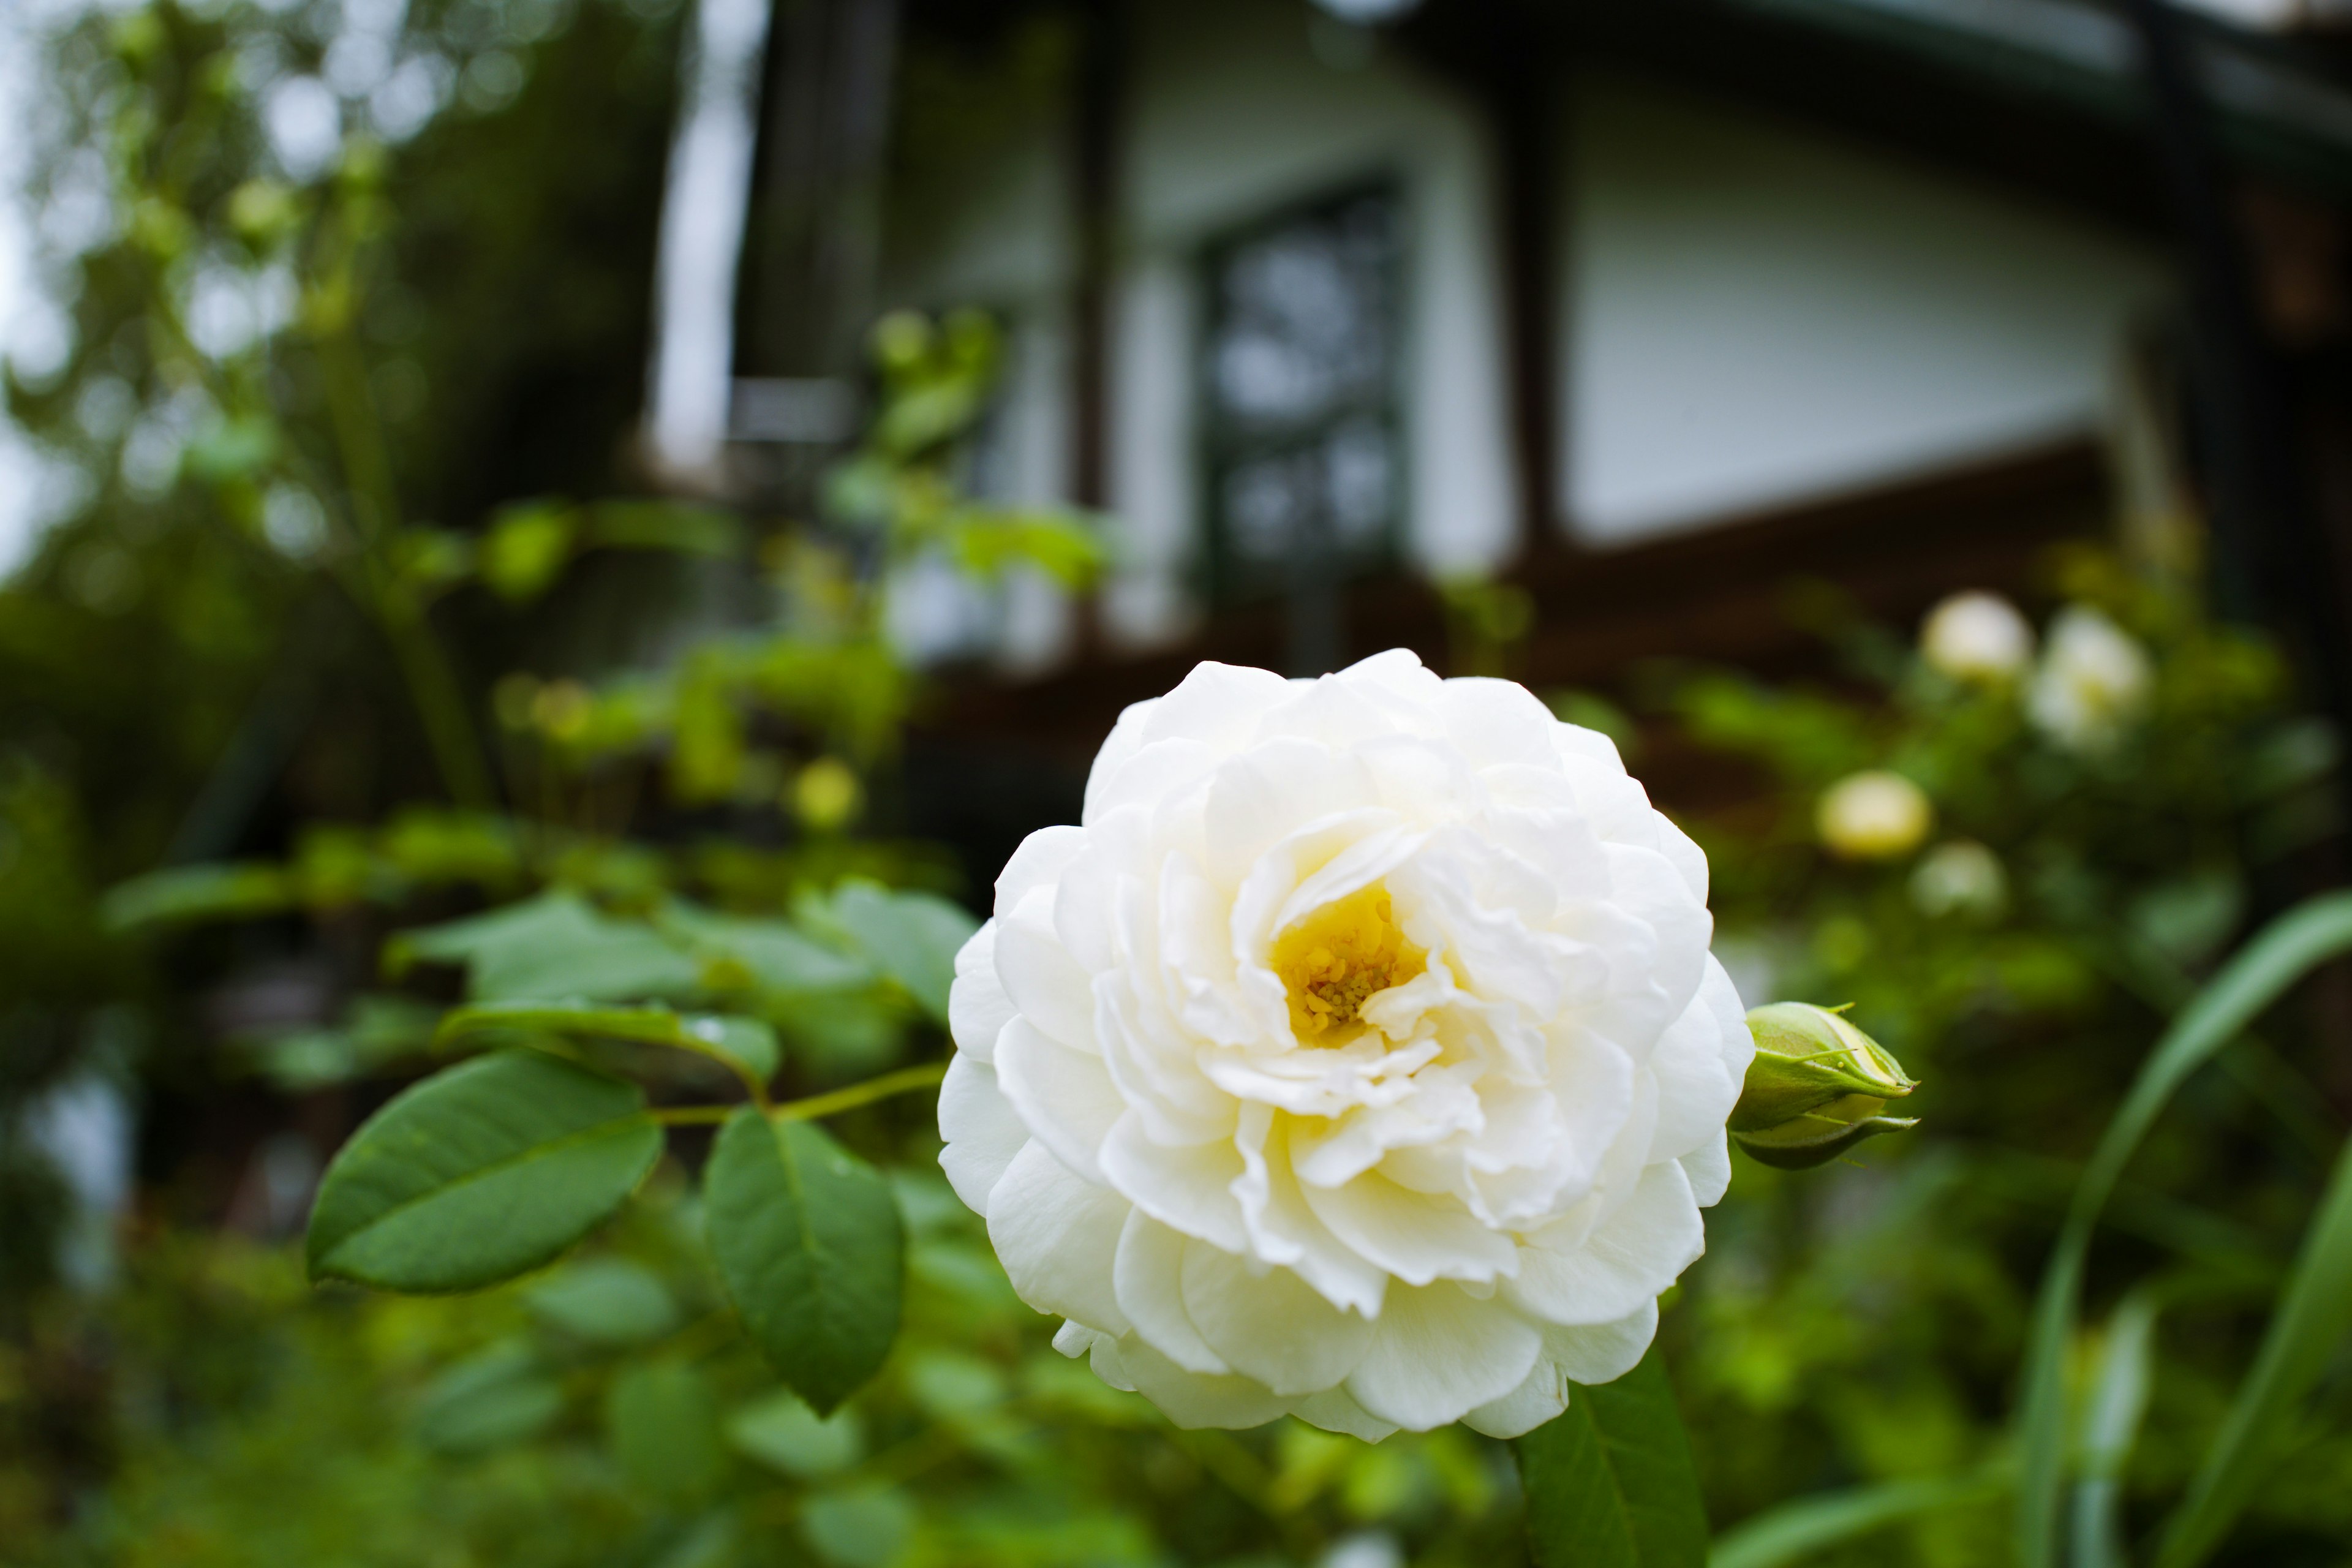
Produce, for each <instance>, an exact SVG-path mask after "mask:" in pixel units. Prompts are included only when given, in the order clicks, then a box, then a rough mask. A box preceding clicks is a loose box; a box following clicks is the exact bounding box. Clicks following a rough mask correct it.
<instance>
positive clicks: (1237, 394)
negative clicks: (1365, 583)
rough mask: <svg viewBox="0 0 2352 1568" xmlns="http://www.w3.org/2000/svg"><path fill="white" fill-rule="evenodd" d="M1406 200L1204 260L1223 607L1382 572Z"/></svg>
mask: <svg viewBox="0 0 2352 1568" xmlns="http://www.w3.org/2000/svg"><path fill="white" fill-rule="evenodd" d="M1397 235H1398V211H1397V197H1396V193H1395V191H1394V190H1393V188H1391V187H1389V186H1386V185H1382V186H1378V187H1375V188H1371V189H1367V190H1358V191H1355V192H1352V193H1350V194H1348V195H1342V196H1338V197H1334V198H1330V199H1328V200H1325V201H1321V202H1317V203H1315V204H1313V205H1308V206H1305V207H1299V208H1294V209H1292V210H1290V211H1288V212H1286V213H1284V214H1282V215H1281V216H1277V217H1275V218H1272V219H1270V220H1267V221H1265V222H1264V223H1260V224H1257V225H1255V226H1252V227H1250V228H1249V229H1247V230H1245V231H1244V232H1242V233H1239V234H1236V235H1234V236H1233V237H1230V238H1228V239H1226V240H1225V241H1223V243H1221V244H1219V245H1217V246H1215V247H1213V248H1212V249H1211V251H1210V252H1209V255H1208V258H1207V267H1208V291H1209V334H1208V342H1207V344H1206V350H1205V353H1204V356H1203V364H1202V382H1203V401H1204V403H1205V410H1204V413H1205V417H1204V418H1203V420H1202V426H1203V430H1204V435H1205V441H1206V455H1207V465H1208V472H1207V480H1208V483H1207V486H1206V490H1205V495H1206V499H1207V510H1208V513H1209V570H1210V576H1211V583H1212V587H1213V590H1214V593H1215V595H1216V596H1217V597H1218V598H1219V599H1221V600H1224V601H1227V602H1230V601H1232V600H1234V599H1239V598H1249V597H1255V596H1257V595H1263V594H1267V593H1275V592H1281V591H1285V590H1286V589H1297V588H1299V587H1301V586H1303V585H1305V584H1308V583H1310V582H1316V581H1320V582H1325V583H1328V582H1329V581H1332V580H1335V579H1338V578H1341V577H1346V576H1350V575H1355V574H1360V573H1362V572H1365V571H1368V570H1371V569H1375V568H1378V567H1380V566H1382V565H1385V564H1386V563H1388V561H1389V560H1390V558H1391V554H1392V552H1393V547H1394V541H1395V535H1396V532H1397V525H1398V518H1399V513H1400V511H1401V510H1402V509H1401V505H1400V502H1401V499H1402V494H1403V485H1402V479H1403V476H1402V472H1401V471H1400V465H1399V443H1398V439H1397V420H1396V406H1395V405H1396V362H1397V314H1398V312H1397V250H1398V244H1397Z"/></svg>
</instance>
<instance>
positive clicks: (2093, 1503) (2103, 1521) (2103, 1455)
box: [2071, 1289, 2159, 1568]
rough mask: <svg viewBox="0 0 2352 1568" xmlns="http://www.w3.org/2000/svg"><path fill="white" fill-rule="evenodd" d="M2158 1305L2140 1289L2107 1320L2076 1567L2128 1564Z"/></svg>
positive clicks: (2088, 1427)
mask: <svg viewBox="0 0 2352 1568" xmlns="http://www.w3.org/2000/svg"><path fill="white" fill-rule="evenodd" d="M2158 1305H2159V1303H2158V1299H2157V1295H2156V1292H2154V1291H2153V1290H2149V1289H2137V1290H2134V1291H2133V1292H2132V1293H2131V1294H2130V1295H2128V1296H2126V1297H2125V1298H2124V1300H2123V1304H2122V1305H2121V1306H2119V1307H2117V1308H2116V1315H2115V1316H2114V1317H2113V1318H2111V1319H2110V1320H2108V1322H2107V1342H2106V1345H2105V1348H2104V1350H2103V1351H2102V1352H2101V1354H2100V1356H2099V1370H2098V1373H2097V1375H2096V1376H2095V1378H2094V1380H2093V1382H2092V1385H2091V1399H2090V1406H2089V1408H2088V1409H2087V1410H2086V1411H2085V1412H2084V1420H2083V1447H2082V1464H2083V1479H2082V1482H2081V1484H2080V1485H2078V1486H2077V1487H2076V1488H2075V1489H2074V1556H2073V1559H2072V1562H2071V1568H2124V1561H2125V1559H2124V1549H2123V1479H2124V1471H2125V1469H2126V1468H2127V1467H2128V1466H2129V1465H2130V1463H2131V1451H2132V1445H2133V1444H2134V1443H2135V1442H2136V1441H2137V1439H2138V1437H2139V1421H2140V1417H2141V1415H2144V1414H2146V1413H2147V1385H2148V1381H2149V1377H2150V1375H2151V1373H2152V1372H2153V1371H2154V1366H2153V1363H2154V1360H2155V1354H2156V1317H2157V1311H2158Z"/></svg>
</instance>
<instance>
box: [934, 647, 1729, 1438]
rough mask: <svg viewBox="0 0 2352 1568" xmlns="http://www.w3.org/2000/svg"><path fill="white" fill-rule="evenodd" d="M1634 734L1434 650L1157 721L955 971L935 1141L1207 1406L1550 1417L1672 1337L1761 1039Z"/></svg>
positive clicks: (1109, 1337) (1060, 1308) (1118, 1369)
mask: <svg viewBox="0 0 2352 1568" xmlns="http://www.w3.org/2000/svg"><path fill="white" fill-rule="evenodd" d="M1712 930H1713V925H1712V921H1711V920H1710V919H1709V917H1708V914H1707V910H1706V857H1705V856H1704V855H1702V854H1701V853H1700V852H1699V849H1698V847H1697V846H1696V845H1695V844H1693V843H1692V842H1691V841H1690V839H1689V838H1687V837H1685V836H1684V835H1683V833H1682V831H1681V830H1680V829H1679V828H1677V827H1675V825H1674V824H1673V823H1672V822H1670V821H1668V820H1667V819H1666V818H1665V817H1664V816H1661V815H1660V814H1659V813H1658V812H1657V811H1655V810H1654V809H1653V808H1652V806H1651V805H1650V803H1649V800H1648V799H1647V797H1646V796H1644V795H1643V793H1642V786H1641V785H1640V784H1636V783H1635V782H1634V781H1633V779H1632V778H1630V777H1628V776H1627V775H1626V773H1625V768H1624V764H1623V763H1622V762H1620V761H1619V759H1618V755H1617V749H1616V747H1614V746H1613V745H1612V744H1611V743H1610V742H1609V741H1608V739H1607V737H1605V736H1603V735H1601V734H1599V733H1597V732H1596V731H1591V730H1583V729H1579V728H1577V727H1576V726H1575V725H1572V724H1564V723H1561V722H1559V721H1558V720H1555V719H1554V718H1553V717H1552V716H1551V714H1550V713H1549V711H1547V710H1546V709H1545V708H1544V706H1543V704H1542V703H1541V702H1539V701H1538V700H1537V699H1536V698H1535V697H1534V696H1533V695H1532V694H1531V693H1529V692H1528V691H1527V690H1526V689H1524V688H1522V687H1518V686H1515V685H1513V684H1511V683H1510V682H1508V681H1505V680H1484V679H1456V680H1440V679H1438V678H1437V677H1436V676H1435V675H1433V674H1432V673H1430V672H1429V671H1428V670H1426V669H1424V668H1422V666H1421V662H1420V661H1419V660H1418V659H1416V658H1413V656H1412V654H1410V653H1408V652H1405V651H1403V650H1402V649H1399V650H1396V651H1393V652H1390V653H1384V654H1381V655H1380V656H1379V657H1378V658H1370V659H1367V660H1365V661H1364V662H1363V663H1361V664H1359V665H1356V666H1354V667H1352V668H1348V669H1344V670H1341V671H1339V673H1338V674H1336V675H1327V676H1325V677H1323V678H1322V679H1318V680H1285V679H1282V678H1281V677H1279V676H1276V675H1271V674H1268V673H1267V672H1266V671H1265V670H1261V669H1238V668H1233V667H1231V666H1227V665H1220V664H1203V665H1202V666H1200V667H1199V668H1196V669H1194V670H1193V671H1192V674H1191V675H1190V676H1188V677H1187V678H1186V679H1185V680H1184V682H1183V684H1182V685H1181V686H1179V687H1177V688H1176V689H1175V690H1173V691H1171V692H1170V693H1168V694H1167V695H1166V696H1164V697H1160V698H1156V699H1154V700H1151V701H1149V702H1141V703H1138V704H1137V705H1136V706H1134V707H1132V708H1130V709H1129V710H1127V711H1126V712H1125V713H1124V714H1122V715H1121V716H1120V718H1119V721H1118V728H1116V729H1115V730H1113V731H1111V734H1110V738H1109V739H1108V741H1106V742H1104V743H1103V748H1102V752H1101V754H1100V755H1098V756H1097V758H1096V759H1095V765H1094V772H1093V773H1092V775H1091V776H1090V777H1089V778H1088V779H1087V794H1086V805H1085V810H1084V813H1083V816H1081V819H1080V821H1079V823H1078V824H1077V825H1076V826H1067V827H1048V828H1045V829H1043V830H1042V831H1040V832H1037V833H1034V834H1032V835H1031V836H1030V837H1029V839H1028V840H1027V842H1025V843H1024V844H1023V845H1022V847H1020V849H1019V850H1018V851H1016V852H1015V853H1014V855H1013V858H1012V860H1011V862H1010V863H1008V864H1007V865H1006V866H1005V868H1004V871H1003V875H1002V876H1000V877H999V878H998V879H997V881H996V916H995V919H993V920H992V921H990V922H989V923H988V924H987V925H985V926H982V928H981V930H980V932H979V934H978V935H976V936H974V937H973V938H972V939H971V943H970V944H969V945H968V946H966V947H965V948H964V950H963V952H962V953H961V956H959V957H958V959H957V960H956V982H955V989H954V992H953V994H951V996H950V1002H949V1010H950V1016H951V1026H952V1030H953V1033H954V1036H955V1042H956V1055H955V1058H954V1061H953V1063H952V1064H951V1065H950V1068H949V1069H948V1076H947V1081H946V1083H945V1084H943V1085H942V1086H941V1088H940V1133H941V1135H942V1137H943V1138H944V1139H945V1141H946V1144H947V1148H946V1151H945V1152H943V1153H942V1154H941V1155H940V1164H941V1165H942V1166H944V1167H945V1168H946V1170H947V1173H948V1177H949V1179H950V1181H951V1182H953V1183H954V1184H955V1189H956V1191H957V1192H958V1193H959V1194H961V1196H962V1197H963V1199H964V1201H965V1202H966V1203H968V1204H970V1205H971V1206H972V1207H973V1208H975V1209H977V1210H979V1211H980V1212H981V1213H982V1215H985V1216H986V1218H987V1220H988V1234H989V1239H990V1240H991V1242H992V1243H993V1244H994V1246H995V1248H996V1253H997V1256H998V1257H999V1258H1001V1259H1003V1264H1004V1268H1005V1271H1006V1273H1007V1274H1008V1275H1010V1276H1011V1278H1012V1281H1013V1289H1015V1290H1017V1291H1018V1292H1019V1293H1020V1295H1021V1297H1022V1299H1023V1300H1025V1301H1027V1302H1028V1303H1029V1304H1030V1305H1031V1306H1034V1307H1035V1308H1037V1309H1039V1310H1042V1311H1047V1312H1053V1313H1055V1314H1057V1315H1059V1316H1061V1317H1063V1318H1065V1319H1066V1320H1067V1321H1066V1322H1065V1323H1064V1325H1063V1327H1062V1330H1061V1331H1060V1332H1059V1333H1058V1334H1057V1335H1055V1341H1054V1342H1055V1345H1056V1346H1057V1347H1058V1348H1060V1349H1061V1350H1062V1352H1064V1353H1065V1354H1066V1355H1071V1356H1085V1357H1087V1359H1088V1360H1089V1361H1091V1363H1093V1365H1094V1369H1095V1371H1096V1372H1097V1373H1099V1374H1100V1375H1101V1376H1102V1378H1103V1379H1104V1381H1106V1382H1108V1383H1110V1384H1113V1385H1114V1386H1117V1387H1119V1388H1130V1389H1135V1390H1138V1391H1139V1392H1140V1393H1142V1394H1144V1395H1145V1396H1146V1397H1147V1398H1149V1399H1150V1400H1151V1401H1152V1402H1153V1403H1154V1404H1156V1405H1159V1406H1160V1409H1162V1410H1164V1411H1166V1412H1167V1413H1168V1415H1170V1417H1171V1418H1172V1419H1173V1420H1174V1421H1175V1422H1176V1424H1177V1425H1178V1426H1257V1425H1259V1424H1260V1423H1262V1422H1265V1421H1270V1420H1272V1419H1274V1418H1275V1417H1276V1416H1277V1415H1281V1414H1283V1413H1284V1412H1286V1411H1287V1412H1289V1413H1291V1414H1293V1415H1297V1416H1298V1417H1300V1418H1301V1419H1302V1420H1305V1421H1308V1422H1311V1423H1313V1424H1314V1425H1316V1426H1322V1427H1326V1428H1328V1429H1329V1430H1333V1431H1339V1432H1347V1433H1351V1434H1354V1435H1355V1436H1360V1437H1363V1438H1367V1439H1372V1440H1377V1439H1379V1438H1381V1437H1382V1436H1387V1435H1388V1434H1389V1433H1391V1432H1393V1431H1395V1430H1397V1429H1398V1428H1399V1427H1407V1428H1411V1429H1413V1430H1417V1431H1418V1430H1426V1429H1427V1428H1430V1427H1433V1426H1444V1425H1445V1424H1447V1423H1448V1422H1452V1421H1457V1420H1465V1421H1467V1422H1468V1423H1469V1425H1471V1426H1474V1427H1475V1428H1476V1429H1477V1430H1479V1431H1481V1432H1484V1433H1486V1434H1488V1435H1489V1436H1517V1435H1519V1434H1520V1433H1522V1432H1525V1431H1528V1429H1529V1428H1531V1427H1533V1426H1538V1425H1540V1424H1541V1423H1543V1422H1545V1421H1549V1419H1551V1418H1552V1417H1553V1416H1554V1415H1558V1414H1559V1412H1560V1411H1561V1410H1562V1409H1563V1408H1564V1407H1565V1405H1566V1403H1567V1401H1568V1399H1569V1397H1570V1385H1571V1384H1594V1383H1606V1382H1608V1381H1610V1380H1611V1379H1612V1378H1614V1377H1617V1376H1619V1375H1620V1374H1622V1373H1624V1372H1626V1371H1627V1370H1628V1369H1630V1368H1631V1367H1633V1364H1634V1363H1636V1362H1638V1361H1640V1360H1641V1357H1642V1352H1643V1350H1644V1349H1645V1348H1646V1347H1647V1346H1648V1344H1649V1342H1650V1339H1651V1335H1652V1334H1653V1332H1654V1331H1655V1329H1656V1326H1657V1321H1658V1306H1657V1297H1658V1293H1659V1292H1660V1291H1661V1290H1664V1289H1665V1288H1666V1287H1667V1286H1668V1285H1670V1284H1672V1283H1673V1282H1674V1280H1675V1278H1676V1277H1677V1276H1678V1275H1680V1274H1681V1273H1682V1271H1683V1270H1684V1269H1685V1268H1687V1267H1688V1266H1689V1265H1690V1263H1691V1261H1692V1260H1693V1259H1694V1258H1697V1257H1698V1255H1699V1253H1700V1251H1701V1249H1702V1248H1703V1247H1704V1246H1705V1233H1704V1230H1703V1228H1702V1226H1701V1223H1700V1215H1701V1211H1702V1210H1703V1209H1704V1208H1705V1207H1706V1205H1710V1204H1712V1203H1714V1202H1715V1201H1716V1200H1717V1199H1718V1198H1720V1197H1721V1196H1722V1195H1723V1191H1724V1185H1725V1184H1726V1183H1727V1181H1728V1180H1729V1179H1730V1172H1731V1164H1730V1156H1729V1152H1728V1150H1727V1143H1726V1139H1725V1131H1724V1122H1725V1120H1726V1118H1727V1117H1728V1116H1729V1115H1730V1112H1731V1108H1732V1106H1733V1105H1734V1104H1735V1103H1736V1102H1737V1101H1738V1099H1739V1095H1740V1091H1741V1086H1742V1084H1743V1083H1744V1082H1745V1079H1746V1075H1747V1070H1748V1058H1750V1057H1752V1056H1753V1055H1754V1054H1755V1049H1756V1047H1755V1042H1754V1039H1753V1037H1751V1036H1750V1034H1749V1032H1748V1026H1747V1023H1746V1021H1745V1014H1744V1012H1743V1009H1742V1008H1741V1006H1740V1004H1739V997H1738V993H1737V992H1736V991H1734V990H1733V988H1732V984H1731V981H1730V978H1729V977H1728V976H1727V974H1725V973H1724V970H1723V966H1722V965H1721V964H1719V963H1717V962H1716V961H1715V959H1714V958H1713V957H1712V956H1710V954H1709V952H1708V951H1707V947H1708V942H1709V940H1710V938H1711V935H1712Z"/></svg>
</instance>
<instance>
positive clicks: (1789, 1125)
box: [1730, 1002, 1919, 1171]
mask: <svg viewBox="0 0 2352 1568" xmlns="http://www.w3.org/2000/svg"><path fill="white" fill-rule="evenodd" d="M1748 1033H1749V1034H1751V1035H1753V1036H1754V1037H1756V1059H1755V1061H1754V1062H1752V1063H1750V1064H1749V1066H1748V1082H1747V1084H1746V1086H1745V1087H1744V1088H1742V1089H1741V1090H1740V1091H1739V1103H1738V1105H1736V1106H1734V1107H1733V1108H1732V1110H1731V1121H1730V1129H1731V1136H1732V1137H1733V1139H1734V1140H1736V1141H1737V1142H1738V1144H1739V1146H1740V1147H1741V1148H1742V1149H1745V1150H1747V1151H1748V1153H1749V1154H1750V1155H1751V1156H1753V1157H1754V1158H1756V1159H1758V1160H1760V1161H1762V1162H1763V1163H1765V1164H1767V1165H1776V1166H1778V1167H1780V1169H1781V1170H1784V1171H1803V1170H1810V1169H1811V1168H1812V1167H1813V1166H1815V1165H1822V1164H1826V1163H1829V1162H1830V1161H1832V1160H1834V1159H1836V1158H1837V1157H1838V1156H1839V1155H1840V1154H1843V1153H1844V1152H1846V1151H1847V1150H1849V1149H1851V1148H1853V1146H1854V1145H1855V1144H1857V1143H1859V1142H1862V1141H1863V1140H1864V1139H1865V1138H1874V1137H1876V1136H1877V1135H1878V1134H1879V1133H1881V1132H1900V1131H1903V1130H1904V1129H1905V1128H1907V1127H1916V1126H1917V1125H1918V1122H1917V1121H1916V1120H1911V1119H1906V1118H1904V1117H1898V1116H1885V1115H1881V1114H1880V1113H1881V1112H1882V1111H1884V1110H1885V1109H1886V1102H1887V1101H1888V1100H1901V1099H1903V1098H1905V1097H1906V1096H1907V1095H1909V1094H1910V1092H1911V1091H1912V1090H1913V1089H1916V1088H1918V1087H1919V1086H1918V1085H1917V1084H1916V1083H1914V1082H1912V1081H1911V1079H1910V1078H1909V1077H1908V1076H1907V1075H1906V1074H1905V1072H1904V1071H1903V1064H1902V1063H1900V1062H1898V1061H1896V1060H1895V1058H1893V1057H1891V1056H1889V1055H1887V1053H1886V1050H1885V1047H1883V1046H1881V1045H1880V1044H1879V1043H1878V1042H1877V1041H1876V1040H1874V1039H1872V1038H1871V1037H1869V1036H1868V1035H1865V1034H1864V1033H1863V1032H1862V1031H1861V1030H1860V1029H1857V1028H1855V1027H1854V1026H1853V1025H1852V1024H1849V1023H1847V1022H1846V1020H1845V1019H1844V1017H1843V1016H1841V1015H1839V1014H1838V1013H1834V1012H1832V1011H1831V1010H1830V1009H1829V1008H1827V1007H1816V1006H1813V1005H1811V1004H1810V1003H1805V1002H1774V1003H1771V1004H1769V1005H1766V1006H1762V1007H1758V1008H1756V1009H1754V1010H1752V1011H1751V1012H1750V1013H1749V1014H1748Z"/></svg>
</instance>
